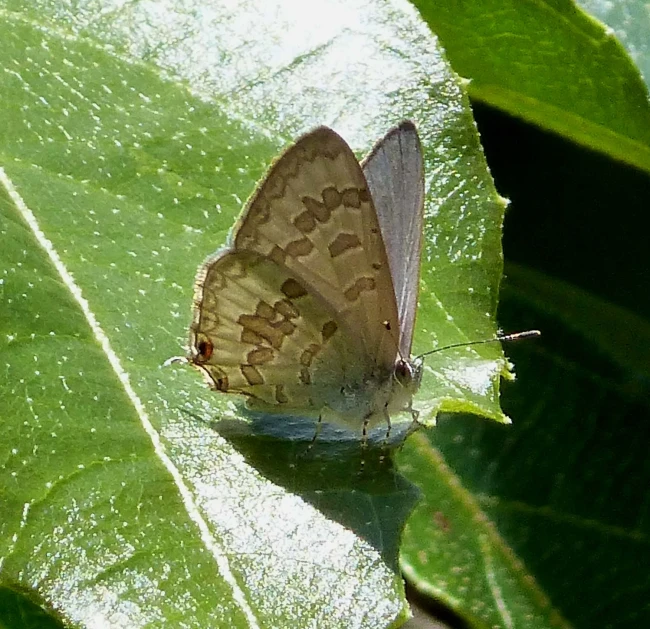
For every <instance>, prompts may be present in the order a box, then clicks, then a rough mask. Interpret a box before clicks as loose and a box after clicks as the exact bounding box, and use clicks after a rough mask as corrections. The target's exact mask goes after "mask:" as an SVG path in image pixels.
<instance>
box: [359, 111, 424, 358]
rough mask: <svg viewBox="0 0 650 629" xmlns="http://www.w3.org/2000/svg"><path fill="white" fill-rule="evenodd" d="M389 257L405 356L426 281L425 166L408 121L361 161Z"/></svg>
mask: <svg viewBox="0 0 650 629" xmlns="http://www.w3.org/2000/svg"><path fill="white" fill-rule="evenodd" d="M361 165H362V167H363V173H364V175H365V177H366V180H367V182H368V188H369V189H370V194H371V196H372V199H373V202H374V205H375V209H376V211H377V216H378V219H379V224H380V226H381V231H382V234H383V237H384V245H385V247H386V253H387V255H388V261H389V264H390V269H391V275H392V279H393V287H394V289H395V297H396V300H397V309H398V312H399V321H400V338H399V349H400V354H401V355H402V357H404V358H408V357H409V356H410V355H411V342H412V339H413V327H414V325H415V313H416V310H417V297H418V289H419V286H418V284H419V279H420V252H421V249H422V236H423V230H422V224H423V219H424V217H423V213H424V164H423V162H422V149H421V146H420V139H419V137H418V133H417V130H416V128H415V125H414V124H413V123H412V122H403V123H402V124H400V125H399V126H398V127H395V128H394V129H392V130H391V131H389V132H388V134H387V135H386V136H385V137H384V138H382V139H381V140H380V141H379V142H378V143H377V144H376V146H375V147H374V149H373V150H372V151H371V152H370V154H369V155H368V157H367V158H366V159H365V160H364V162H363V163H362V164H361Z"/></svg>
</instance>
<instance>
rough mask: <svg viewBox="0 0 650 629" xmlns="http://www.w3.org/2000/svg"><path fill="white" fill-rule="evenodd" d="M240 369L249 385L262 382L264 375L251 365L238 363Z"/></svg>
mask: <svg viewBox="0 0 650 629" xmlns="http://www.w3.org/2000/svg"><path fill="white" fill-rule="evenodd" d="M239 368H240V370H241V373H242V375H243V376H244V378H246V382H248V384H250V385H251V386H253V385H255V384H264V376H263V375H262V374H261V373H260V372H259V371H258V370H257V369H256V368H255V367H253V365H240V367H239Z"/></svg>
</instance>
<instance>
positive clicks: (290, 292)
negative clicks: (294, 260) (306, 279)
mask: <svg viewBox="0 0 650 629" xmlns="http://www.w3.org/2000/svg"><path fill="white" fill-rule="evenodd" d="M280 290H281V291H282V292H283V293H284V294H285V295H286V296H287V297H288V298H289V299H298V297H304V296H305V295H306V294H307V291H306V289H305V287H304V286H303V285H302V284H300V283H299V282H297V281H296V280H294V279H293V278H291V277H290V278H289V279H288V280H285V281H284V283H283V284H282V286H281V287H280Z"/></svg>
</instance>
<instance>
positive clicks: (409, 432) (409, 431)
mask: <svg viewBox="0 0 650 629" xmlns="http://www.w3.org/2000/svg"><path fill="white" fill-rule="evenodd" d="M404 410H405V411H406V412H408V413H411V419H412V420H413V421H412V422H411V425H410V426H409V427H408V428H407V429H406V433H405V434H404V439H402V443H401V444H400V446H399V448H400V450H401V449H402V448H403V447H404V444H405V443H406V440H407V439H408V438H409V437H410V436H411V435H412V434H413V433H414V432H415V431H416V430H419V429H420V428H422V424H420V422H419V417H420V411H417V410H415V409H414V408H413V405H412V404H410V405H409V406H408V408H405V409H404Z"/></svg>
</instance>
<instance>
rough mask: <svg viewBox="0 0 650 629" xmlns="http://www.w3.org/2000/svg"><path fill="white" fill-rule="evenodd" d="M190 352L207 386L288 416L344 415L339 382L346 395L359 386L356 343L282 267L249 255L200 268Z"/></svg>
mask: <svg viewBox="0 0 650 629" xmlns="http://www.w3.org/2000/svg"><path fill="white" fill-rule="evenodd" d="M190 347H191V361H192V363H193V364H195V365H196V366H197V367H199V368H200V369H201V370H202V371H203V373H204V375H205V377H206V379H207V381H208V383H209V384H210V386H212V387H213V388H215V389H218V390H220V391H224V392H232V393H242V394H244V395H247V396H249V397H252V398H254V399H255V400H256V401H257V402H260V403H263V404H265V405H268V406H279V407H283V408H284V409H285V410H287V411H288V412H289V411H291V410H292V409H293V410H295V409H298V410H300V411H301V412H302V413H304V414H309V412H310V411H311V412H313V413H314V414H318V413H320V411H321V410H322V409H323V408H325V407H328V408H332V409H334V410H339V411H341V410H343V411H345V408H343V407H344V405H345V404H344V403H345V397H344V396H343V393H342V391H341V388H342V385H343V384H345V387H346V390H347V392H348V394H349V392H350V391H354V390H355V388H356V390H358V391H361V390H362V389H363V387H364V384H365V375H364V373H363V371H364V370H363V368H362V365H361V364H360V363H359V361H358V359H357V354H358V352H359V351H360V349H362V348H360V347H359V343H358V341H357V339H355V338H354V337H350V336H349V335H348V334H347V333H346V331H345V330H343V329H341V328H340V327H339V325H338V323H337V319H336V316H335V313H334V312H333V311H332V310H331V308H330V307H329V306H328V305H327V304H326V303H325V302H323V300H322V299H321V298H320V297H318V296H317V295H314V294H312V293H311V292H310V291H309V290H308V289H307V288H306V287H305V286H304V285H303V284H302V283H301V282H300V281H298V280H296V279H295V278H294V277H293V275H292V274H291V272H290V271H289V270H288V269H286V268H283V267H280V266H278V265H277V264H276V263H275V262H273V261H272V260H270V259H268V258H264V257H263V256H260V255H259V254H257V253H255V252H250V251H226V252H224V253H221V254H217V255H216V256H215V257H214V258H211V259H209V260H208V261H207V262H206V263H205V264H204V266H203V267H202V270H201V271H200V273H199V275H198V277H197V281H196V287H195V310H194V320H193V322H192V325H191V332H190ZM336 383H341V385H339V386H337V384H336ZM348 397H349V395H348ZM353 401H358V400H353ZM369 408H370V407H369ZM278 410H279V409H278ZM356 410H357V412H355V413H354V414H353V415H352V418H353V420H356V423H357V424H358V421H359V414H358V409H356ZM344 414H345V413H344ZM344 419H345V417H344Z"/></svg>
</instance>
